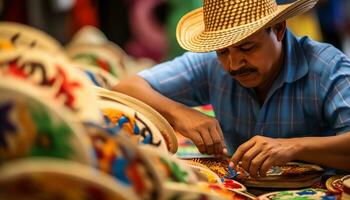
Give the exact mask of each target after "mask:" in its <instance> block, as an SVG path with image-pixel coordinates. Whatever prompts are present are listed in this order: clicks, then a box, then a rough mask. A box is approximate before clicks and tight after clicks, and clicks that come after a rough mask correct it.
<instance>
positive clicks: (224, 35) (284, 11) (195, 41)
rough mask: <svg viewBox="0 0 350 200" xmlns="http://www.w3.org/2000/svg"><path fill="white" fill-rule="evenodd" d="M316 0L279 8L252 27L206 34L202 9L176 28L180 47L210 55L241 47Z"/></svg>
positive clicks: (247, 25) (183, 19)
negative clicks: (243, 43) (239, 44)
mask: <svg viewBox="0 0 350 200" xmlns="http://www.w3.org/2000/svg"><path fill="white" fill-rule="evenodd" d="M316 3H317V0H297V1H295V2H293V3H288V4H282V5H278V6H277V9H276V11H275V12H273V13H272V14H270V15H268V16H265V17H263V18H261V19H259V20H257V21H254V22H252V23H249V24H245V25H241V26H237V27H233V28H229V29H224V30H220V31H210V32H209V31H205V29H204V20H203V8H198V9H196V10H193V11H191V12H189V13H187V14H186V15H185V16H183V17H182V18H181V20H180V21H179V23H178V25H177V30H176V37H177V41H178V43H179V44H180V46H181V47H182V48H184V49H186V50H189V51H193V52H210V51H214V50H219V49H222V48H225V47H228V46H231V45H235V44H238V43H239V42H241V41H242V40H244V39H246V38H247V37H249V36H251V35H253V34H254V33H256V32H258V31H259V30H261V29H263V28H265V27H268V26H271V25H273V24H276V23H278V22H282V21H284V20H286V19H288V18H291V17H293V16H296V15H299V14H301V13H304V12H306V11H308V10H310V9H311V8H312V7H313V6H314V5H315V4H316Z"/></svg>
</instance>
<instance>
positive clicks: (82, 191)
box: [0, 158, 139, 200]
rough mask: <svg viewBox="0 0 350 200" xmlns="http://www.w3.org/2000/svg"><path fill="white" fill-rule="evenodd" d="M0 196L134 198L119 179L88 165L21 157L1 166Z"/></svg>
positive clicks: (68, 199) (67, 199)
mask: <svg viewBox="0 0 350 200" xmlns="http://www.w3.org/2000/svg"><path fill="white" fill-rule="evenodd" d="M0 197H1V199H12V200H20V199H27V200H34V199H35V200H45V199H64V200H76V199H81V200H84V199H89V200H112V199H120V200H135V199H136V200H137V199H139V198H138V196H137V195H136V193H135V192H134V191H133V190H132V189H131V188H130V187H127V185H125V184H124V183H122V182H121V181H119V180H117V179H114V178H113V177H111V176H109V175H107V174H105V173H103V172H100V171H97V170H95V169H93V168H91V167H89V166H86V165H82V164H79V163H75V162H72V161H64V160H60V159H49V158H46V159H42V158H40V159H39V158H32V159H21V160H17V161H14V162H8V163H6V164H4V165H1V168H0Z"/></svg>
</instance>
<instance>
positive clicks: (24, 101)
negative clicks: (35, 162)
mask: <svg viewBox="0 0 350 200" xmlns="http://www.w3.org/2000/svg"><path fill="white" fill-rule="evenodd" d="M0 77H1V76H0ZM41 93H42V91H41V90H40V88H39V87H36V86H34V85H31V84H28V82H27V81H26V80H17V79H14V78H13V77H1V78H0V124H1V125H0V164H3V163H5V162H8V161H9V160H14V159H18V158H24V157H55V158H60V159H67V160H73V161H76V162H80V163H82V164H87V165H93V164H94V160H95V159H94V155H93V154H92V153H91V150H92V146H91V144H90V143H89V142H88V140H89V138H88V137H87V136H86V135H85V134H84V129H83V127H82V126H81V124H80V123H79V121H77V120H75V116H74V115H72V113H71V112H69V110H68V109H67V108H66V107H64V106H63V105H59V104H57V103H55V101H52V100H49V99H47V98H45V97H44V96H42V95H41Z"/></svg>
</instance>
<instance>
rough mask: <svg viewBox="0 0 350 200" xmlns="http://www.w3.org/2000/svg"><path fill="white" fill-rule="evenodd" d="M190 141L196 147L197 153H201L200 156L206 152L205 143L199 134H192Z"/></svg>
mask: <svg viewBox="0 0 350 200" xmlns="http://www.w3.org/2000/svg"><path fill="white" fill-rule="evenodd" d="M191 139H192V141H193V143H194V144H195V145H196V146H197V148H198V150H199V152H201V153H202V154H205V153H206V152H207V150H206V147H205V143H204V141H203V139H202V136H201V134H200V133H199V132H193V133H192V134H191Z"/></svg>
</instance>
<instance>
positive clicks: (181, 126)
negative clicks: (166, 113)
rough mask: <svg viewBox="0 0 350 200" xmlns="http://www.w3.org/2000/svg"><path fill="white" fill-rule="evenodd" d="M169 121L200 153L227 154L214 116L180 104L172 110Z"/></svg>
mask: <svg viewBox="0 0 350 200" xmlns="http://www.w3.org/2000/svg"><path fill="white" fill-rule="evenodd" d="M170 123H171V124H172V126H173V127H174V129H175V130H176V131H178V132H180V133H181V134H182V135H183V136H185V137H188V138H190V139H191V140H192V141H193V142H194V144H195V145H196V146H197V148H198V150H199V151H200V152H201V153H203V154H204V153H205V154H209V155H212V154H214V155H217V156H220V155H223V154H227V149H226V145H225V142H224V137H223V134H222V131H221V128H220V125H219V122H218V121H217V120H216V119H215V118H212V117H209V116H207V115H204V114H203V113H201V112H199V111H197V110H194V109H192V108H188V107H185V106H183V107H182V106H181V108H179V109H176V110H174V111H173V113H172V119H171V121H170Z"/></svg>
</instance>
